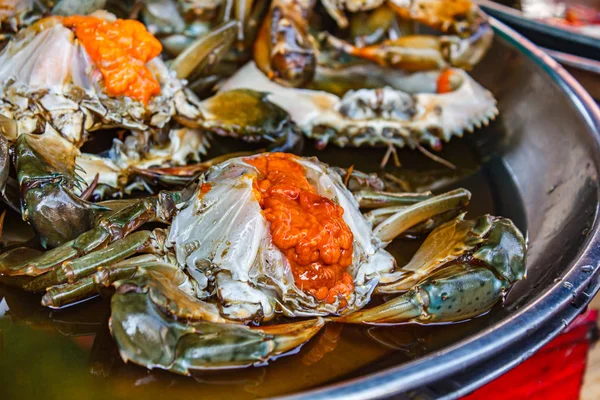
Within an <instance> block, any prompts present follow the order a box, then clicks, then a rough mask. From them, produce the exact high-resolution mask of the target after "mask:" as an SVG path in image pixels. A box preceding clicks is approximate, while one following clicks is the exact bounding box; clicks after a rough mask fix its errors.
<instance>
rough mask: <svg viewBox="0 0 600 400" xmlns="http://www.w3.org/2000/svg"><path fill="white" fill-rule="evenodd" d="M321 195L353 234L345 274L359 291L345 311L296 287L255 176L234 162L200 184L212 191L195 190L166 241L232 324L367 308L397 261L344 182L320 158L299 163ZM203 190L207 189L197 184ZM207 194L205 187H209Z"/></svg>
mask: <svg viewBox="0 0 600 400" xmlns="http://www.w3.org/2000/svg"><path fill="white" fill-rule="evenodd" d="M295 161H296V162H297V163H299V164H300V165H302V166H303V167H304V169H305V174H306V178H307V179H308V181H309V182H310V183H311V185H312V186H313V187H314V188H315V190H316V191H317V192H318V194H319V195H321V196H324V197H326V198H328V199H330V200H331V201H333V202H335V203H337V204H339V205H340V206H341V207H342V208H343V209H344V214H343V218H344V221H345V222H346V224H347V225H348V227H349V228H350V229H351V231H352V233H353V235H354V242H353V246H354V249H353V259H352V264H351V265H350V266H349V267H348V270H347V271H348V273H349V274H350V275H351V276H352V278H353V279H354V285H355V289H354V292H353V293H352V294H350V295H349V296H348V298H347V299H346V301H347V306H346V307H343V308H342V306H341V304H340V300H339V299H338V300H336V301H335V303H333V304H327V303H324V302H320V301H318V300H316V299H315V298H314V297H313V296H312V295H310V294H308V293H305V292H303V291H302V290H301V289H300V288H298V287H297V286H296V285H295V283H294V277H293V275H292V271H291V267H290V264H289V262H288V260H287V259H286V257H285V255H284V254H283V253H282V252H281V251H280V250H279V248H277V247H276V246H275V245H274V244H273V241H272V238H271V234H270V231H269V222H268V221H267V220H266V219H265V217H264V215H263V213H262V210H261V207H260V205H259V203H258V200H257V198H256V195H255V193H254V189H253V184H254V181H255V179H256V178H257V176H258V170H257V169H256V168H255V167H254V166H252V165H250V164H248V163H247V162H245V161H244V159H243V158H235V159H231V160H229V161H226V162H224V163H222V164H219V165H217V166H215V167H213V168H211V169H210V170H209V171H207V172H206V173H205V174H204V176H203V177H202V182H201V183H204V184H209V185H210V187H211V189H210V190H209V191H208V192H207V193H203V191H202V190H200V189H199V190H198V192H197V193H196V196H194V197H193V198H192V200H191V201H190V202H189V203H188V204H186V205H185V206H184V207H183V208H182V209H181V210H180V212H179V213H178V214H177V215H176V216H175V218H174V219H173V222H172V225H171V230H170V234H169V242H170V243H171V245H172V246H173V247H174V248H175V252H176V255H177V261H178V263H179V264H180V265H182V266H185V267H184V268H185V269H186V271H187V272H188V273H189V275H190V276H192V277H193V278H194V280H195V282H196V295H197V296H198V297H199V298H202V299H207V300H208V299H211V298H212V299H213V300H214V298H213V297H214V296H216V297H217V303H218V304H219V305H220V307H221V313H222V314H223V315H224V316H225V317H226V318H229V319H234V320H248V319H255V320H259V319H266V320H268V319H270V318H272V317H273V316H274V315H275V313H283V314H284V315H286V316H315V315H330V314H338V313H347V312H352V311H354V310H357V309H360V308H362V307H363V306H365V305H366V304H367V303H368V302H369V300H370V297H371V293H372V292H373V290H374V289H375V287H376V285H377V283H378V282H379V277H380V275H381V274H382V273H387V272H391V271H392V270H393V269H394V266H395V261H394V258H393V257H392V256H391V255H390V254H389V253H388V252H387V251H385V250H383V248H382V247H383V244H382V243H381V242H380V241H379V240H378V239H377V238H375V236H374V235H373V232H372V228H371V225H370V224H369V223H368V222H367V220H366V219H365V218H364V217H363V215H362V214H361V212H360V210H359V208H358V203H357V202H356V200H355V199H354V197H353V196H352V194H351V193H350V191H349V190H348V189H346V187H345V186H344V184H343V183H342V180H341V178H340V176H339V175H338V174H337V173H336V172H335V171H334V170H332V169H331V168H329V167H328V166H327V165H326V164H323V163H321V162H319V161H318V160H316V159H315V158H296V159H295ZM200 186H202V185H200ZM205 187H206V186H205Z"/></svg>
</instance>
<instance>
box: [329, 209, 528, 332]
mask: <svg viewBox="0 0 600 400" xmlns="http://www.w3.org/2000/svg"><path fill="white" fill-rule="evenodd" d="M525 247H526V246H525V240H524V238H523V235H522V234H521V232H520V231H519V230H518V229H517V228H516V227H515V225H514V224H513V223H512V222H511V221H510V220H508V219H506V218H497V217H492V216H489V215H486V216H483V217H480V218H478V219H477V220H475V221H464V220H462V218H458V219H457V220H456V221H451V222H448V223H447V224H444V225H442V226H440V227H438V228H437V229H436V230H435V231H433V232H432V233H431V235H430V237H429V238H428V239H427V240H426V241H425V242H424V243H423V245H422V246H421V248H420V249H419V251H417V253H416V254H415V256H414V258H413V260H411V262H410V263H409V264H408V265H407V267H406V269H405V270H401V271H400V272H401V274H402V273H403V274H404V276H402V275H400V277H401V279H400V280H398V282H396V283H392V284H390V285H383V286H381V288H378V290H379V292H380V293H394V292H398V291H403V290H407V289H410V290H408V291H407V292H406V293H404V294H402V295H400V296H398V297H396V298H395V299H393V300H390V301H388V302H386V303H384V304H382V305H380V306H377V307H374V308H370V309H367V310H362V311H358V312H355V313H352V314H349V315H346V316H343V317H341V318H339V319H336V321H338V322H348V323H367V324H393V323H402V322H409V321H419V322H447V321H458V320H463V319H467V318H471V317H475V316H477V315H480V314H482V313H484V312H486V311H487V310H489V309H490V308H491V307H492V306H493V305H494V304H496V303H497V302H498V301H500V300H502V299H503V298H504V293H505V292H506V291H507V290H508V289H509V288H510V286H512V285H513V284H514V283H515V282H516V281H519V280H521V279H523V277H524V275H525V251H526V248H525ZM384 279H385V278H384Z"/></svg>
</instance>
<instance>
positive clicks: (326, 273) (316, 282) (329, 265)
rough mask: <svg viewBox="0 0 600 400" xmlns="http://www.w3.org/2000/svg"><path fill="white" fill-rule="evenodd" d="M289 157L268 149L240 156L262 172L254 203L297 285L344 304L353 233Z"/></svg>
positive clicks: (349, 288) (336, 207)
mask: <svg viewBox="0 0 600 400" xmlns="http://www.w3.org/2000/svg"><path fill="white" fill-rule="evenodd" d="M294 159H295V156H292V155H290V154H284V153H271V154H268V155H263V156H258V157H255V158H248V159H246V160H245V161H246V162H247V163H249V164H251V165H253V166H254V167H256V168H257V169H258V170H259V172H260V174H261V176H260V177H259V178H258V179H257V180H256V182H255V187H256V190H257V192H258V194H257V196H258V198H259V203H260V206H261V208H262V209H263V213H264V216H265V218H266V219H267V220H268V221H269V222H270V223H271V227H270V231H271V236H272V239H273V243H274V244H275V245H276V246H277V247H278V248H279V249H280V250H281V251H282V252H283V253H284V254H285V256H286V258H287V259H288V261H289V263H290V265H291V269H292V273H293V275H294V281H295V283H296V285H297V286H298V287H299V288H300V289H301V290H304V291H306V292H308V293H310V294H312V295H313V296H314V297H315V298H316V299H317V300H319V301H325V302H327V303H329V304H331V303H333V302H334V301H335V300H336V299H337V298H339V299H340V304H341V305H342V306H345V304H346V300H345V296H346V295H348V294H349V293H351V292H352V291H353V290H354V284H353V280H352V277H351V276H350V274H348V272H346V269H347V268H348V266H350V264H352V251H353V246H352V242H353V239H354V236H353V235H352V231H351V230H350V228H349V227H348V225H347V224H346V222H345V221H344V219H343V217H342V215H343V213H344V209H343V208H342V207H340V206H339V205H337V204H335V203H333V202H332V201H331V200H329V199H327V198H325V197H323V196H320V195H319V194H318V193H317V192H316V190H315V189H314V188H313V187H312V186H311V184H310V183H309V182H308V180H307V179H306V177H305V170H304V167H302V165H300V164H299V163H297V162H296V161H295V160H294Z"/></svg>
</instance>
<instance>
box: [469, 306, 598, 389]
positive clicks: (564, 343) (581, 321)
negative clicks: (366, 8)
mask: <svg viewBox="0 0 600 400" xmlns="http://www.w3.org/2000/svg"><path fill="white" fill-rule="evenodd" d="M597 319H598V312H597V311H596V310H588V311H587V312H586V313H584V314H582V315H580V316H579V317H577V319H575V321H573V323H572V324H571V325H569V327H568V328H567V329H566V330H565V331H564V332H563V333H562V334H561V335H560V336H558V337H557V338H555V339H554V340H552V341H551V342H550V343H548V344H547V345H546V346H544V347H543V348H542V349H541V350H540V351H538V352H537V353H536V354H535V355H534V356H532V357H531V358H529V359H528V360H527V361H525V362H523V363H522V364H521V365H519V366H518V367H516V368H514V369H513V370H511V371H509V372H507V373H506V374H504V375H502V376H501V377H500V378H498V379H496V380H494V381H492V382H490V383H488V384H487V385H485V386H483V387H482V388H480V389H478V390H476V391H475V392H473V393H472V394H470V395H468V396H466V397H463V399H462V400H496V399H498V400H500V399H502V400H506V399H529V400H573V399H578V398H579V392H580V390H581V384H582V381H583V373H584V372H585V365H586V361H587V354H588V350H589V348H590V344H591V340H590V338H591V336H592V335H590V333H591V332H592V331H593V329H594V328H595V326H596V321H597Z"/></svg>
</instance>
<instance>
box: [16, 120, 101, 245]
mask: <svg viewBox="0 0 600 400" xmlns="http://www.w3.org/2000/svg"><path fill="white" fill-rule="evenodd" d="M13 148H14V160H15V169H16V171H17V179H18V182H19V188H20V193H21V214H22V215H23V219H24V220H25V221H27V222H29V224H30V225H31V226H32V227H33V228H34V230H35V231H36V233H37V234H38V236H39V237H40V242H41V244H42V246H44V247H56V246H60V245H62V244H64V243H66V242H68V241H69V240H71V239H73V238H75V237H77V236H79V235H80V234H81V233H83V232H85V231H86V230H89V229H91V228H92V226H93V221H94V218H95V216H96V215H97V214H98V213H100V212H103V211H106V209H105V208H104V207H102V206H99V205H97V204H94V203H90V202H88V201H85V200H82V199H81V198H79V196H78V195H77V194H75V192H76V191H77V190H81V184H80V178H79V177H78V176H77V175H76V174H75V157H76V154H77V149H76V147H75V146H73V145H72V144H71V143H70V142H68V141H66V140H65V139H63V138H62V137H61V136H60V135H59V134H58V133H57V132H55V131H53V130H52V129H51V128H49V130H48V131H46V132H45V133H44V134H42V135H33V134H22V135H19V136H18V137H17V139H16V141H15V143H14V145H13Z"/></svg>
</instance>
